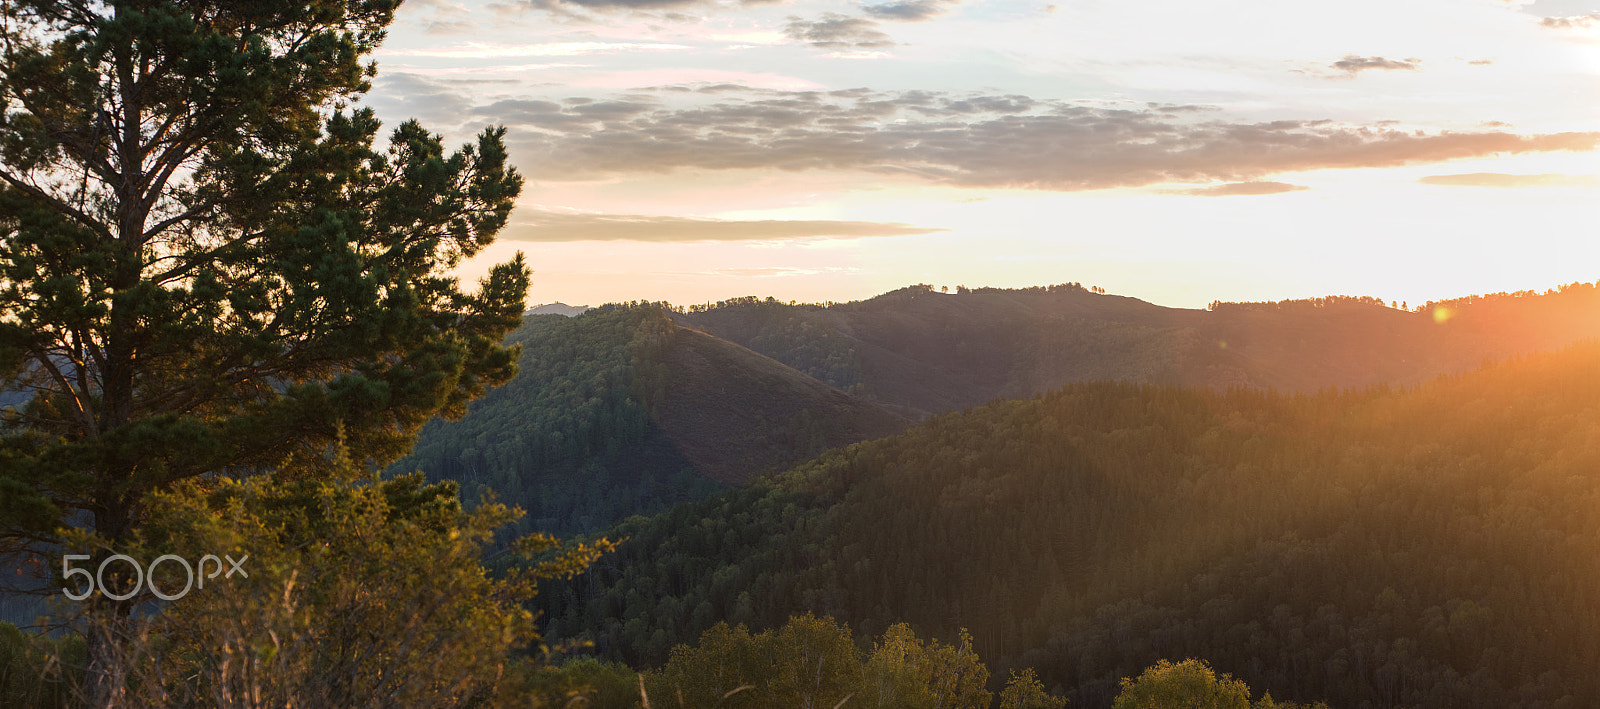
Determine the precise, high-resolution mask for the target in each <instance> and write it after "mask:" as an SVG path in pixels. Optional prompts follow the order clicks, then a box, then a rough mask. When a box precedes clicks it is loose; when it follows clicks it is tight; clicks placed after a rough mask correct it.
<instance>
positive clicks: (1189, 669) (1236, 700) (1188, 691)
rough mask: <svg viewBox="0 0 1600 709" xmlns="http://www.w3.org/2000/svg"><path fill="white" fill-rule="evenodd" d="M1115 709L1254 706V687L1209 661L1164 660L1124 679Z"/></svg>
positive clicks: (1112, 707) (1235, 708) (1112, 706)
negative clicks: (1220, 671)
mask: <svg viewBox="0 0 1600 709" xmlns="http://www.w3.org/2000/svg"><path fill="white" fill-rule="evenodd" d="M1111 709H1251V707H1250V688H1249V687H1247V686H1245V683H1243V682H1240V681H1239V680H1236V679H1234V678H1233V677H1231V676H1229V675H1227V674H1223V675H1222V676H1221V677H1218V676H1217V674H1216V673H1215V672H1213V671H1212V670H1211V666H1210V665H1208V664H1206V662H1205V660H1194V659H1189V660H1184V661H1183V662H1178V663H1173V662H1169V661H1167V660H1161V661H1160V662H1157V663H1156V664H1155V665H1153V666H1151V667H1149V668H1147V669H1145V671H1144V672H1143V673H1142V674H1140V675H1139V677H1138V678H1137V679H1128V678H1123V680H1122V692H1121V693H1120V694H1118V695H1117V698H1116V700H1115V701H1113V702H1112V703H1111Z"/></svg>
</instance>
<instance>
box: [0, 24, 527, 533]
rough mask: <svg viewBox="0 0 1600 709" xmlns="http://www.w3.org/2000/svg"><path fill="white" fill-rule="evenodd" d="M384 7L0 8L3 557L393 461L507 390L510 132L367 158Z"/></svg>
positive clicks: (422, 137)
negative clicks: (339, 468)
mask: <svg viewBox="0 0 1600 709" xmlns="http://www.w3.org/2000/svg"><path fill="white" fill-rule="evenodd" d="M397 4H398V3H397V2H395V0H348V1H347V2H333V1H331V0H329V1H323V0H318V1H316V2H302V3H289V2H275V3H267V4H263V3H237V2H213V1H210V0H182V1H177V0H171V1H165V2H138V3H115V4H114V5H112V4H99V3H87V4H86V3H78V2H67V1H65V0H22V1H20V2H15V3H7V5H6V7H7V10H6V12H7V14H8V16H9V19H8V20H7V22H6V23H5V25H4V29H3V30H0V31H3V32H5V33H6V36H5V37H4V38H3V42H0V47H3V49H0V52H3V55H0V67H3V73H0V115H3V116H4V118H3V119H0V155H3V157H4V159H3V160H0V241H3V242H4V244H5V248H4V249H3V250H0V313H3V317H0V365H3V368H0V390H3V391H5V392H26V393H28V394H30V395H31V396H29V397H28V400H27V402H26V404H25V405H23V406H20V407H16V408H13V409H9V410H7V411H6V412H5V414H4V417H3V419H0V489H3V490H4V491H5V494H4V496H3V497H4V499H5V503H4V506H5V507H4V511H5V513H6V514H5V516H4V518H3V519H4V527H3V529H0V535H3V536H4V538H5V539H7V540H10V542H11V544H13V545H19V544H20V545H25V546H34V547H36V546H37V545H38V544H40V543H49V542H51V541H54V540H57V539H58V537H57V536H56V532H57V529H58V528H59V527H60V526H61V525H62V524H63V523H64V521H65V520H67V519H74V520H76V519H83V520H92V522H91V524H93V526H94V529H95V530H96V531H97V532H99V533H100V534H102V535H103V536H104V537H106V538H107V539H109V540H112V541H118V540H122V539H126V538H128V537H129V535H130V534H131V533H132V532H133V530H134V529H136V528H137V527H138V526H139V525H140V524H141V523H142V522H143V520H144V519H145V517H146V515H147V513H148V510H147V509H146V499H147V496H148V495H150V494H152V493H154V492H156V491H159V490H163V489H166V488H167V487H169V486H170V485H172V484H173V483H174V482H176V481H181V480H185V479H189V478H194V477H197V476H204V475H208V474H214V473H217V472H220V471H227V472H228V473H229V474H234V475H238V474H246V473H249V472H252V471H260V470H269V469H274V468H277V467H279V466H281V465H283V464H284V463H285V461H286V460H287V459H288V458H289V457H290V456H293V455H297V454H301V455H304V454H308V453H312V452H315V451H319V450H321V449H323V448H325V447H326V446H328V445H329V444H330V443H332V442H333V441H334V439H335V437H336V436H337V435H339V434H338V429H339V426H340V424H341V423H342V425H343V434H342V435H343V436H344V439H345V441H346V443H347V445H348V446H349V447H350V448H351V450H352V451H353V454H354V455H356V456H357V457H358V458H360V459H363V460H365V459H372V460H376V461H380V462H382V461H388V460H392V459H394V458H395V457H397V456H398V455H399V454H400V453H402V452H403V451H404V450H405V449H406V448H407V447H408V446H409V444H410V442H411V438H412V436H413V435H414V433H415V431H416V429H417V428H418V427H420V426H421V425H422V424H423V422H425V421H426V420H427V419H429V418H431V417H432V416H433V415H435V414H438V413H443V414H446V415H459V414H460V413H462V411H463V410H464V409H463V407H464V405H465V403H466V401H467V400H468V399H470V398H472V397H473V396H475V395H477V394H479V393H481V392H482V391H483V390H484V388H485V387H486V386H488V385H491V384H495V383H499V382H502V381H505V380H506V379H507V378H508V377H509V376H510V375H511V373H512V371H513V357H514V353H513V352H512V351H510V350H507V349H505V348H502V347H500V346H499V341H500V339H501V337H502V336H503V335H504V333H505V332H506V331H507V330H509V329H510V328H512V327H514V326H515V324H516V322H517V316H518V314H519V313H520V312H521V307H522V298H523V295H524V293H525V291H526V288H527V283H528V270H527V267H526V266H525V265H524V264H523V262H522V259H521V257H520V255H519V256H518V258H517V259H516V260H513V261H511V262H508V263H505V264H501V265H499V266H496V267H494V268H493V269H491V271H490V274H489V275H488V276H487V277H486V279H485V280H484V281H482V283H481V284H480V287H479V288H478V291H477V293H469V292H465V291H463V290H462V289H461V288H460V287H459V286H458V284H457V282H456V280H455V279H454V278H453V277H451V276H450V275H449V271H450V269H452V268H453V267H454V266H455V265H457V264H458V263H460V261H461V260H462V259H463V258H466V257H469V256H472V255H474V254H476V253H478V252H479V251H481V250H482V249H483V248H484V247H485V246H487V245H488V244H490V243H491V242H492V241H493V239H494V235H495V234H496V232H498V231H499V229H500V228H501V227H502V226H503V225H504V224H505V222H506V219H507V216H508V214H509V213H510V210H511V206H512V203H513V200H514V199H515V197H516V196H517V194H518V192H519V190H520V188H521V182H522V180H521V178H520V177H519V176H518V175H517V174H516V172H515V170H513V169H512V168H510V167H509V166H508V165H507V164H506V152H505V148H504V145H503V144H502V140H501V135H502V131H500V130H497V129H491V130H487V131H485V132H484V133H483V134H482V135H481V136H479V138H478V140H477V142H476V144H475V145H469V146H465V147H462V148H461V149H459V150H457V151H455V152H447V151H446V150H445V148H444V146H443V145H442V144H441V143H440V141H439V138H438V137H437V136H433V135H430V134H428V133H427V132H426V131H425V130H424V129H423V128H422V127H421V126H419V125H417V124H416V123H414V122H408V123H405V124H402V125H401V126H399V127H398V128H397V129H395V130H394V131H393V132H392V133H391V134H390V136H389V139H388V145H387V147H382V148H380V147H375V146H374V142H375V140H376V139H377V135H378V131H379V124H378V121H377V119H376V118H375V117H374V116H373V114H372V112H371V110H370V109H360V110H356V111H354V112H344V111H343V110H342V108H343V107H344V106H347V105H348V104H349V102H350V101H352V100H354V99H356V98H357V97H358V96H359V95H360V94H361V93H362V92H364V91H366V90H367V89H368V88H369V83H368V80H369V79H370V77H371V76H372V75H373V72H374V71H375V67H374V65H363V63H362V62H363V58H364V57H365V56H366V55H368V54H369V53H370V52H371V51H372V50H373V49H374V48H375V47H376V46H377V44H378V42H379V41H380V40H381V39H382V38H383V35H384V28H385V27H386V26H387V25H388V23H389V22H390V21H391V20H392V18H393V11H394V7H395V5H397Z"/></svg>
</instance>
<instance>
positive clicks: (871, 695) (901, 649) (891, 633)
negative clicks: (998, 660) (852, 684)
mask: <svg viewBox="0 0 1600 709" xmlns="http://www.w3.org/2000/svg"><path fill="white" fill-rule="evenodd" d="M863 674H864V676H865V678H866V694H865V695H864V696H863V697H862V699H864V700H865V701H866V704H865V706H873V707H884V708H888V707H905V708H907V709H935V708H949V709H957V708H960V709H988V706H989V701H990V694H989V692H988V690H986V689H985V688H984V686H985V684H987V682H988V681H989V668H987V667H985V666H984V664H983V661H982V660H980V659H979V658H978V655H977V653H976V652H974V651H973V649H972V638H971V637H970V636H969V635H968V634H967V631H966V630H964V629H963V630H961V631H960V633H959V640H958V642H957V644H956V645H953V646H952V645H946V644H944V643H941V642H939V641H938V640H930V641H927V642H923V641H922V640H919V639H918V638H917V636H916V633H914V632H912V630H911V626H909V625H906V624H905V623H897V624H895V625H892V626H890V627H889V629H888V630H885V631H884V633H883V636H882V637H881V638H879V639H878V642H877V643H876V645H875V646H874V647H873V650H872V654H871V655H870V656H869V657H868V658H867V662H866V665H865V667H864V668H863Z"/></svg>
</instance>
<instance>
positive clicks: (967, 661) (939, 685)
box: [645, 614, 991, 709]
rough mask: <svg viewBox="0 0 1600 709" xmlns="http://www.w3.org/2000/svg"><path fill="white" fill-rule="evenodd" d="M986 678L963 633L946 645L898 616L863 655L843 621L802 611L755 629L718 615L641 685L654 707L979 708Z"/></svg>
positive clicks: (985, 700) (985, 697)
mask: <svg viewBox="0 0 1600 709" xmlns="http://www.w3.org/2000/svg"><path fill="white" fill-rule="evenodd" d="M988 677H989V671H988V669H986V668H985V667H984V666H983V663H982V661H981V660H979V659H978V656H977V655H976V654H975V653H974V652H973V651H972V647H971V642H970V639H969V638H967V637H966V635H965V634H964V633H963V634H962V636H961V641H960V645H959V646H950V645H945V644H942V643H940V642H938V641H937V640H931V641H923V640H921V639H919V638H917V636H916V634H915V633H913V632H912V631H911V629H910V627H909V626H906V625H903V624H902V625H896V626H894V627H893V628H890V629H889V631H888V632H886V633H885V634H884V635H883V637H882V638H880V639H879V640H878V642H877V644H876V646H875V648H874V650H873V651H872V652H871V653H870V654H866V655H863V653H861V652H859V651H858V650H857V649H856V646H855V644H854V642H852V640H851V637H850V631H849V629H848V628H846V627H844V626H843V625H840V624H839V623H838V622H836V621H834V620H833V619H831V618H819V617H816V616H813V615H810V614H806V615H801V616H795V617H793V618H790V619H789V621H788V622H787V623H785V624H784V625H783V626H782V627H779V628H777V629H774V630H767V631H763V632H761V633H757V634H751V633H750V631H748V630H746V629H745V627H744V626H743V625H738V626H729V625H728V624H727V623H725V622H724V623H718V624H716V625H715V626H712V628H711V629H710V630H707V631H706V632H705V633H704V634H702V635H701V636H700V641H699V642H698V643H696V644H695V645H693V646H689V645H680V646H678V647H675V648H673V649H672V654H671V657H670V659H668V661H667V663H666V665H664V666H663V667H662V668H661V669H659V670H657V671H655V672H652V673H650V674H649V675H647V676H646V680H645V688H646V690H647V692H648V696H649V697H651V698H652V699H651V700H650V701H651V705H652V706H656V707H679V706H681V707H819V708H831V707H839V706H856V707H883V708H885V709H888V708H891V707H892V708H895V709H987V708H988V706H989V703H990V699H991V695H990V694H989V692H988V691H987V690H986V689H985V688H984V683H985V682H986V681H987V680H988Z"/></svg>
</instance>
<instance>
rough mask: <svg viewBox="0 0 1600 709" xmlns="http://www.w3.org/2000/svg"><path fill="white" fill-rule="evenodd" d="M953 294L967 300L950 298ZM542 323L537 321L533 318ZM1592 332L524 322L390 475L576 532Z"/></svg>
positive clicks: (1543, 320) (764, 307)
mask: <svg viewBox="0 0 1600 709" xmlns="http://www.w3.org/2000/svg"><path fill="white" fill-rule="evenodd" d="M963 290H964V289H963ZM546 307H549V306H546ZM1594 336H1600V292H1597V290H1596V288H1595V287H1594V286H1592V285H1589V284H1577V285H1574V286H1570V287H1568V288H1565V289H1563V290H1561V291H1559V292H1551V293H1547V294H1519V295H1515V296H1512V295H1502V296H1493V297H1488V298H1475V299H1462V300H1459V301H1452V302H1449V303H1444V304H1437V305H1435V304H1429V305H1427V306H1425V307H1423V308H1422V309H1420V310H1417V311H1406V310H1397V309H1394V308H1390V307H1386V306H1384V305H1383V304H1381V303H1379V302H1377V301H1376V300H1373V299H1358V298H1325V299H1318V300H1314V301H1293V302H1285V303H1275V304H1228V303H1221V304H1215V305H1214V306H1213V307H1212V309H1210V310H1187V309H1178V308H1165V307H1161V306H1157V305H1153V304H1150V303H1146V302H1144V301H1140V300H1137V299H1133V298H1126V297H1121V296H1114V295H1106V294H1102V293H1096V292H1093V291H1090V290H1088V289H1084V288H1082V287H1081V286H1078V285H1077V284H1064V285H1059V286H1051V287H1048V288H1033V289H1021V290H1001V289H988V288H980V289H976V290H971V291H964V292H960V293H957V294H944V293H937V292H934V291H933V290H932V289H931V288H930V287H927V286H914V287H910V288H904V289H901V290H898V291H894V292H891V293H886V294H884V295H881V296H878V297H876V298H872V299H870V300H866V301H860V302H854V303H844V304H830V305H826V306H823V305H790V304H784V303H779V302H777V301H774V300H770V299H768V300H759V299H756V298H741V299H735V300H733V301H728V302H724V303H720V304H718V305H716V306H714V307H709V308H696V309H692V310H690V311H682V310H678V309H673V308H670V307H668V306H665V305H663V304H652V303H643V304H641V303H634V304H631V305H623V306H607V307H603V308H600V309H595V310H590V311H588V312H586V313H583V314H580V315H577V316H569V317H557V316H555V315H530V316H528V317H527V318H526V320H525V322H524V324H523V326H522V327H521V328H520V329H518V330H517V331H516V332H514V333H513V334H512V335H511V336H510V337H509V341H511V342H514V343H519V344H521V345H522V347H523V350H524V351H523V354H522V359H521V362H520V366H521V372H520V373H519V374H518V376H517V377H516V379H514V380H513V381H512V382H511V383H509V384H507V385H506V386H504V387H501V388H499V389H496V390H494V391H491V392H489V393H488V394H487V395H486V396H485V397H483V398H482V399H481V400H479V401H476V402H473V404H472V405H471V406H470V407H469V413H468V414H467V416H466V417H465V418H464V419H462V420H461V421H458V422H444V421H436V422H433V423H430V424H429V425H428V427H427V428H426V429H425V430H424V431H423V434H422V436H421V438H420V440H419V442H418V444H417V446H416V449H415V451H414V452H413V453H412V455H411V456H409V457H408V458H406V459H404V460H402V461H400V462H399V463H397V464H396V466H395V469H397V470H404V469H415V468H421V469H423V470H425V471H427V472H428V473H429V474H430V475H432V476H434V477H435V478H454V479H456V480H459V481H461V482H462V483H463V485H464V486H465V487H466V488H467V498H468V499H475V498H476V496H477V493H476V492H475V490H477V489H478V486H487V487H489V488H491V489H493V490H495V491H496V492H497V493H498V494H499V495H500V496H501V499H503V500H506V501H510V502H515V503H517V504H521V505H523V506H524V507H525V508H526V509H528V510H529V513H530V514H529V517H528V520H527V522H526V524H527V525H529V528H530V529H540V530H543V531H552V532H557V533H563V534H566V533H572V532H595V531H598V530H601V529H604V528H606V527H608V526H610V525H611V524H614V523H616V522H619V521H621V520H622V519H623V518H625V517H627V516H628V515H631V514H637V513H651V512H657V511H661V510H664V509H666V508H667V507H668V506H670V505H671V504H672V503H674V502H677V501H684V500H692V499H699V498H700V497H702V496H704V495H706V494H710V493H711V492H712V491H715V490H717V489H719V488H720V486H721V485H724V484H740V483H743V482H744V481H746V480H748V479H750V478H751V477H753V476H756V475H759V474H761V473H763V472H775V471H779V470H782V469H784V468H787V467H789V466H791V465H794V464H796V463H799V462H801V461H803V460H806V459H807V458H809V457H811V456H814V455H816V454H818V453H821V452H822V451H823V450H826V449H828V448H831V447H835V446H840V445H844V444H848V443H854V442H857V441H863V440H868V439H871V438H876V437H879V436H884V435H889V434H891V433H894V432H896V431H899V430H901V429H902V428H904V427H905V426H906V425H909V424H910V423H911V422H912V421H914V420H917V419H919V418H922V417H925V416H927V415H930V414H933V413H938V412H943V411H950V410H958V409H961V408H966V407H969V406H974V405H978V404H982V403H985V402H988V401H991V400H994V399H997V398H1001V399H1003V398H1018V397H1028V396H1033V395H1034V394H1037V393H1040V392H1044V391H1048V390H1051V389H1054V388H1057V387H1060V386H1062V385H1065V384H1068V383H1072V382H1081V381H1100V380H1115V381H1130V382H1150V383H1167V384H1192V385H1204V386H1213V387H1228V386H1257V387H1269V386H1270V387H1277V388H1279V389H1284V390H1292V391H1315V390H1317V389H1318V388H1322V387H1350V386H1365V385H1367V384H1370V383H1395V384H1398V383H1407V382H1416V381H1421V380H1423V379H1426V378H1428V377H1431V376H1433V375H1436V374H1439V373H1444V372H1454V371H1462V370H1465V369H1469V368H1472V367H1474V366H1477V365H1478V364H1480V363H1481V362H1483V361H1484V360H1485V359H1493V358H1500V357H1505V356H1508V355H1512V354H1516V353H1521V352H1531V351H1537V350H1541V349H1549V348H1553V347H1559V346H1561V345H1564V344H1566V343H1568V342H1571V341H1572V340H1575V339H1578V338H1581V337H1594Z"/></svg>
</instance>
